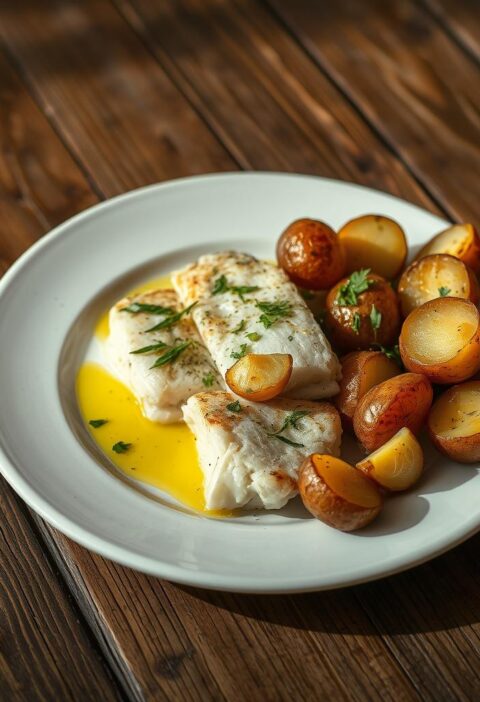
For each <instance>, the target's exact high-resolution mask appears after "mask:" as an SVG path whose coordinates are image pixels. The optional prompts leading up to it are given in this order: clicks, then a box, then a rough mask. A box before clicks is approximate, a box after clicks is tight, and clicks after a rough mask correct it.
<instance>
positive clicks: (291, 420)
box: [267, 410, 309, 447]
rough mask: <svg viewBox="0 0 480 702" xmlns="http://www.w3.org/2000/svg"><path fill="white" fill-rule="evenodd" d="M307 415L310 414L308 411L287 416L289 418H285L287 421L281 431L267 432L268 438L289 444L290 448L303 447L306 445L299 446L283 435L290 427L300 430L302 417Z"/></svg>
mask: <svg viewBox="0 0 480 702" xmlns="http://www.w3.org/2000/svg"><path fill="white" fill-rule="evenodd" d="M307 414H309V412H308V410H294V411H293V412H290V414H287V416H286V417H285V420H284V422H283V424H282V426H281V427H280V429H278V431H267V436H272V437H274V438H275V439H278V440H279V441H283V443H284V444H289V445H290V446H296V447H302V446H303V445H304V444H298V443H297V442H296V441H292V440H291V439H287V437H286V436H281V435H282V433H283V432H284V431H285V429H288V427H293V428H294V429H298V428H299V427H298V424H297V423H298V421H299V420H300V419H301V418H302V417H306V416H307Z"/></svg>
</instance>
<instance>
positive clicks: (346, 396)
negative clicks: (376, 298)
mask: <svg viewBox="0 0 480 702" xmlns="http://www.w3.org/2000/svg"><path fill="white" fill-rule="evenodd" d="M341 364H342V379H341V381H340V383H339V384H340V392H339V393H338V395H336V396H335V397H334V398H333V401H334V403H335V405H336V407H337V409H338V411H339V412H340V417H341V419H342V424H343V427H344V428H345V429H352V428H353V415H354V412H355V408H356V406H357V404H358V402H359V400H360V398H361V397H363V395H365V393H366V392H368V390H370V388H371V387H372V386H373V385H378V383H381V382H383V381H384V380H387V379H388V378H393V376H395V375H399V374H400V373H401V370H400V367H399V366H398V364H397V363H395V361H392V360H391V359H390V358H387V357H386V356H385V354H383V353H382V352H381V351H351V352H350V353H348V354H347V355H346V356H344V357H343V358H342V359H341ZM367 376H369V377H368V378H367ZM373 376H376V379H374V378H373ZM372 380H374V382H372Z"/></svg>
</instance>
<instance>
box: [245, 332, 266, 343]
mask: <svg viewBox="0 0 480 702" xmlns="http://www.w3.org/2000/svg"><path fill="white" fill-rule="evenodd" d="M245 336H247V337H248V338H249V339H250V341H260V339H261V338H262V335H261V334H259V333H258V332H250V333H249V334H246V335H245Z"/></svg>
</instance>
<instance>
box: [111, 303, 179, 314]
mask: <svg viewBox="0 0 480 702" xmlns="http://www.w3.org/2000/svg"><path fill="white" fill-rule="evenodd" d="M120 312H130V314H138V313H139V312H143V313H144V314H173V310H172V308H171V307H163V305H149V304H147V303H145V302H132V303H131V304H130V305H127V307H122V309H121V310H120Z"/></svg>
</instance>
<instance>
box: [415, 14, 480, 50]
mask: <svg viewBox="0 0 480 702" xmlns="http://www.w3.org/2000/svg"><path fill="white" fill-rule="evenodd" d="M423 2H424V4H425V5H426V6H427V7H428V9H429V10H430V12H432V14H433V15H434V16H435V17H436V18H437V19H438V20H439V21H440V22H441V23H442V25H443V27H444V28H445V30H446V31H447V32H448V33H449V34H450V35H451V36H453V37H454V38H455V39H456V40H457V41H458V43H459V44H460V45H461V46H463V47H464V48H465V49H466V50H467V51H469V52H470V53H471V54H472V56H474V57H475V58H476V59H477V60H480V7H479V5H478V0H462V1H461V2H458V0H423Z"/></svg>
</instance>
